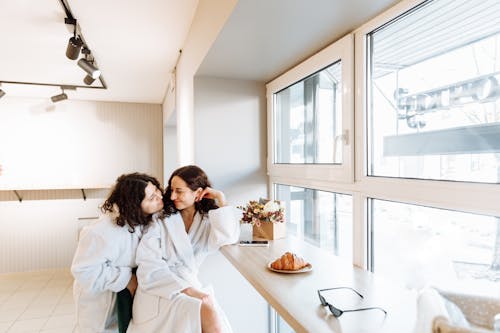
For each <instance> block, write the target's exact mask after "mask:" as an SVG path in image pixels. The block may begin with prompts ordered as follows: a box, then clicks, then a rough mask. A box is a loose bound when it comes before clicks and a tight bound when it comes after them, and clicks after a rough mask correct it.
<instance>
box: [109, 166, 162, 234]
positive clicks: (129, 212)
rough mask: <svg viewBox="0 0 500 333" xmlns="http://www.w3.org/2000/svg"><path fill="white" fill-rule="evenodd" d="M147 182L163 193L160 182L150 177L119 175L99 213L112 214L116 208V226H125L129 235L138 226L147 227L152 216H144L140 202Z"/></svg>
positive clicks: (137, 174) (135, 173) (131, 174)
mask: <svg viewBox="0 0 500 333" xmlns="http://www.w3.org/2000/svg"><path fill="white" fill-rule="evenodd" d="M148 182H151V183H152V184H153V185H154V186H156V187H157V188H158V189H159V190H160V191H162V192H163V189H162V187H161V185H160V182H159V181H158V180H157V179H156V178H154V177H152V176H149V175H146V174H144V173H138V172H134V173H130V174H124V175H121V176H120V177H118V179H117V180H116V184H115V186H114V187H113V189H112V190H111V193H110V194H109V196H108V198H107V199H106V201H105V202H104V204H103V205H102V206H101V211H102V212H103V213H106V212H109V213H112V212H115V211H116V207H117V208H118V213H119V215H118V217H117V218H116V224H118V225H119V226H122V227H123V226H124V225H125V224H127V225H128V226H129V231H130V232H131V233H133V232H134V231H135V227H136V226H138V225H143V226H147V225H148V224H149V223H150V222H151V221H152V214H144V212H143V211H142V208H141V202H142V200H144V197H145V195H146V194H145V192H144V190H145V189H146V186H148Z"/></svg>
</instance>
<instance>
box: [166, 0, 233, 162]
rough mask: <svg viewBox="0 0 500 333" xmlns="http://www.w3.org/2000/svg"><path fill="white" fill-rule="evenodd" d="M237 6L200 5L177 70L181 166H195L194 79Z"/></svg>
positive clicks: (229, 2) (228, 2)
mask: <svg viewBox="0 0 500 333" xmlns="http://www.w3.org/2000/svg"><path fill="white" fill-rule="evenodd" d="M236 3H237V0H199V2H198V7H197V9H196V13H195V16H194V18H193V23H192V25H191V29H190V30H189V34H188V36H187V38H186V42H185V43H184V46H183V48H182V54H181V56H180V58H179V62H178V64H177V67H176V80H175V93H176V94H175V111H176V116H177V133H178V138H179V140H178V141H177V144H178V150H177V153H178V162H179V165H186V164H192V163H193V161H194V141H193V137H194V135H193V134H194V132H193V131H194V127H193V121H194V114H193V98H194V97H193V95H194V93H193V89H194V88H193V81H194V75H195V73H196V71H197V70H198V67H200V64H201V62H202V61H203V59H204V57H205V55H206V54H207V52H208V50H209V49H210V47H211V46H212V44H213V42H214V41H215V39H216V38H217V35H218V34H219V32H220V30H221V29H222V27H223V26H224V23H225V22H226V20H227V19H228V17H229V15H230V14H231V12H232V11H233V8H234V6H235V5H236ZM166 98H168V96H166ZM164 104H167V101H164ZM166 111H168V110H166Z"/></svg>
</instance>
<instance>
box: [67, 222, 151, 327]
mask: <svg viewBox="0 0 500 333" xmlns="http://www.w3.org/2000/svg"><path fill="white" fill-rule="evenodd" d="M141 234H142V233H141V229H140V227H136V228H135V232H134V233H130V232H129V227H128V226H127V225H126V226H123V227H120V226H118V225H117V224H116V223H115V222H114V221H113V218H112V217H111V216H109V215H103V216H102V217H101V218H100V219H99V220H98V221H97V222H95V223H94V224H91V225H90V226H87V227H85V228H83V229H82V231H81V233H80V240H79V242H78V247H77V249H76V253H75V256H74V258H73V263H72V265H71V272H72V274H73V276H74V278H75V282H74V284H73V296H74V299H75V303H76V316H77V324H78V329H79V332H80V333H101V332H118V324H117V318H116V308H115V303H116V293H117V292H119V291H120V290H123V289H125V288H126V287H127V284H128V282H129V280H130V277H131V276H132V267H136V266H137V264H136V261H135V253H136V250H137V246H138V244H139V240H140V237H141Z"/></svg>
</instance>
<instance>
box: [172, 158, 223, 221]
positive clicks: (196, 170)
mask: <svg viewBox="0 0 500 333" xmlns="http://www.w3.org/2000/svg"><path fill="white" fill-rule="evenodd" d="M175 176H177V177H179V178H181V179H182V180H183V181H185V182H186V184H187V186H188V187H189V188H190V189H191V190H192V191H196V190H197V189H198V188H200V187H201V188H202V189H205V188H206V187H212V184H211V183H210V181H209V180H208V177H207V174H206V173H205V171H203V170H202V169H201V168H200V167H198V166H196V165H186V166H183V167H181V168H179V169H177V170H175V171H174V172H173V173H172V175H171V176H170V179H169V180H168V184H167V188H166V190H165V194H164V195H163V203H164V208H163V210H164V214H165V215H166V216H170V215H172V214H176V213H177V212H178V210H177V208H175V205H174V202H173V201H172V200H171V199H170V197H171V195H172V178H174V177H175ZM194 208H195V209H196V211H197V212H199V213H200V214H202V215H205V214H207V213H208V211H209V210H212V209H217V208H219V206H218V205H217V204H216V203H215V200H213V199H208V198H203V199H202V200H201V201H198V202H195V203H194Z"/></svg>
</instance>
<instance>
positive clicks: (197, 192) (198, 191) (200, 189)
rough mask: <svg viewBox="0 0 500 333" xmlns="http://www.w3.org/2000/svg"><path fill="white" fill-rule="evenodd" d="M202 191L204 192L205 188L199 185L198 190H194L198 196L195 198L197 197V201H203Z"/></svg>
mask: <svg viewBox="0 0 500 333" xmlns="http://www.w3.org/2000/svg"><path fill="white" fill-rule="evenodd" d="M201 192H203V189H202V188H201V187H198V188H197V189H196V191H195V192H194V193H195V195H196V197H195V198H196V199H195V201H197V202H198V201H201V199H203V198H202V197H201Z"/></svg>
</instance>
